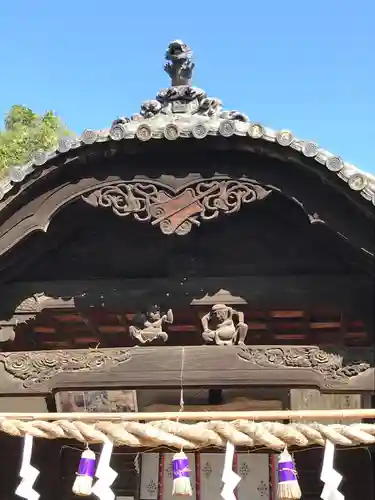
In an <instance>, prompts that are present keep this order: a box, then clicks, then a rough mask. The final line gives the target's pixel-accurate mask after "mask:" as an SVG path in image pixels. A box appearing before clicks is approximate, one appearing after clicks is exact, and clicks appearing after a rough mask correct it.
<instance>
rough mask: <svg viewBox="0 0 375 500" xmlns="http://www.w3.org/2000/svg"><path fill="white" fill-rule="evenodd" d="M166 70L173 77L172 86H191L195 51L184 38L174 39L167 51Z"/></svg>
mask: <svg viewBox="0 0 375 500" xmlns="http://www.w3.org/2000/svg"><path fill="white" fill-rule="evenodd" d="M165 59H166V61H167V62H166V63H165V65H164V71H165V72H166V73H168V75H169V76H170V78H171V86H172V87H177V86H179V85H187V86H189V87H190V86H191V81H192V77H193V70H194V67H195V64H194V62H193V51H192V50H191V49H190V48H189V47H188V46H187V45H186V43H184V42H183V41H182V40H174V41H173V42H171V43H170V44H169V45H168V48H167V50H166V52H165Z"/></svg>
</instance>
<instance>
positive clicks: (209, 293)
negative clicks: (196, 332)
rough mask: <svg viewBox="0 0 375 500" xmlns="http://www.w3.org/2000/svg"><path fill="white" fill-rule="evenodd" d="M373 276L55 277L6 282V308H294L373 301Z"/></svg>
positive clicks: (0, 310) (2, 290)
mask: <svg viewBox="0 0 375 500" xmlns="http://www.w3.org/2000/svg"><path fill="white" fill-rule="evenodd" d="M371 284H372V282H371V279H370V278H369V277H368V276H365V275H362V274H353V275H327V274H324V275H303V274H300V275H290V274H287V275H282V276H270V275H268V276H267V275H259V276H242V277H237V276H236V277H228V276H218V277H199V278H196V277H189V279H187V280H185V281H184V282H183V283H182V284H181V280H179V279H171V278H166V279H162V278H161V279H150V278H149V279H127V280H80V281H69V280H66V281H52V282H46V281H45V282H43V281H41V282H25V283H24V282H19V283H15V284H11V285H4V286H2V287H1V288H0V293H1V297H2V304H1V305H0V314H2V315H3V316H4V315H8V316H9V313H11V312H13V311H14V312H15V313H16V314H21V313H25V312H26V311H27V312H31V311H34V312H38V311H40V310H41V309H44V308H52V309H56V308H58V309H63V308H67V309H70V308H72V307H77V306H80V307H90V306H91V307H92V306H104V307H106V306H111V307H112V308H114V309H120V310H122V309H123V308H124V305H125V304H126V308H129V307H132V306H139V304H140V301H141V304H142V305H144V304H143V302H142V300H144V298H145V297H146V298H149V297H156V298H159V299H160V297H161V296H162V295H164V301H165V293H166V292H167V293H168V302H169V303H170V305H171V307H172V306H173V305H174V304H173V302H176V303H177V304H179V305H181V301H182V299H183V303H184V304H192V305H197V306H198V305H212V304H215V303H216V302H217V301H218V297H217V296H216V295H220V300H221V301H224V299H225V302H226V303H228V304H247V303H251V305H252V306H253V307H257V306H265V305H269V304H272V306H273V307H274V308H275V307H283V306H285V307H288V306H292V307H294V308H296V307H299V306H300V305H306V304H309V305H313V304H315V305H322V304H325V306H327V305H336V306H340V305H341V306H349V307H350V306H352V305H353V303H355V301H354V300H353V297H356V295H357V294H360V295H363V296H364V297H366V296H368V295H369V293H370V295H369V296H368V299H366V300H368V302H369V303H372V302H371V298H372V293H373V290H372V289H371V288H370V287H371ZM37 294H40V295H43V297H42V298H43V300H42V301H41V303H39V302H40V301H39V302H38V301H37V300H35V307H34V309H33V308H32V307H31V308H30V306H31V303H30V301H29V303H28V308H27V309H26V310H25V308H24V307H22V302H23V301H24V300H25V299H27V298H30V297H34V296H35V295H37Z"/></svg>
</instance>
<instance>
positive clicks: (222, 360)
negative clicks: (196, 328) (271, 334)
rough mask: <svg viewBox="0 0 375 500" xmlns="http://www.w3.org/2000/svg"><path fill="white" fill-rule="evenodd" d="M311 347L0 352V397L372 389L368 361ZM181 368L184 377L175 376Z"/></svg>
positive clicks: (214, 347) (355, 390)
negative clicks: (113, 391) (66, 393)
mask: <svg viewBox="0 0 375 500" xmlns="http://www.w3.org/2000/svg"><path fill="white" fill-rule="evenodd" d="M368 358H369V359H366V360H365V359H356V360H354V361H353V360H352V359H349V357H348V356H347V355H345V356H343V357H342V358H340V357H338V356H337V354H330V353H327V352H324V351H322V350H321V349H319V348H318V347H315V346H243V347H241V346H237V347H234V346H233V347H229V346H227V347H223V346H186V347H172V346H162V347H134V348H116V349H89V350H83V349H82V350H67V351H30V352H13V353H0V394H3V395H6V394H7V395H9V394H12V395H31V394H34V395H38V394H49V393H51V392H54V391H58V390H63V389H65V390H83V389H87V390H89V389H92V390H94V389H98V388H107V389H120V388H124V389H137V388H138V389H139V388H152V387H155V388H159V387H163V388H167V387H169V388H172V387H180V384H181V377H182V383H183V385H184V386H185V387H206V388H223V387H225V386H227V387H231V386H242V387H243V386H254V387H256V386H257V387H265V386H266V387H267V386H277V387H284V388H285V387H287V388H291V387H316V388H318V389H320V390H322V391H325V392H341V393H351V392H356V393H358V392H373V391H374V388H375V377H374V375H375V371H374V368H373V367H374V362H373V360H372V359H371V358H372V355H371V353H368ZM181 370H182V374H181Z"/></svg>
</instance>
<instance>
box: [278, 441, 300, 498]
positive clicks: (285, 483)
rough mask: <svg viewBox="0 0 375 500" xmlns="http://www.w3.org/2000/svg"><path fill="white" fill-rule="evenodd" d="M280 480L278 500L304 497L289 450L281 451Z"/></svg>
mask: <svg viewBox="0 0 375 500" xmlns="http://www.w3.org/2000/svg"><path fill="white" fill-rule="evenodd" d="M277 469H278V476H279V482H278V485H277V498H278V500H299V499H300V498H301V497H302V492H301V488H300V486H299V484H298V479H297V472H296V467H295V465H294V460H293V458H292V457H291V456H290V455H289V453H288V450H284V451H283V452H282V453H280V456H279V463H278V467H277Z"/></svg>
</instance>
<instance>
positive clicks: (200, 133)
mask: <svg viewBox="0 0 375 500" xmlns="http://www.w3.org/2000/svg"><path fill="white" fill-rule="evenodd" d="M166 60H167V63H166V65H165V71H166V72H167V73H168V74H169V76H170V77H171V86H170V87H169V88H168V89H164V90H161V91H160V92H159V93H158V94H157V96H156V99H154V100H149V101H146V102H144V103H143V104H142V106H141V110H140V113H138V114H135V115H133V116H132V117H131V118H126V117H122V118H119V119H117V120H115V121H114V122H113V124H112V127H111V128H110V129H104V130H85V131H84V132H83V134H82V135H81V137H79V138H64V139H62V140H61V141H60V142H59V144H58V147H57V149H56V150H54V151H50V152H42V151H38V152H36V153H35V154H34V156H33V157H32V159H30V161H29V162H28V163H26V164H25V165H19V166H13V167H10V168H9V169H8V170H7V174H6V176H5V177H4V178H3V179H2V180H1V181H0V200H3V201H2V202H0V209H1V208H2V207H3V206H5V205H6V203H7V193H10V192H11V191H12V190H13V189H14V188H15V187H16V186H19V185H20V184H22V183H23V181H24V180H25V179H26V178H27V177H28V176H30V175H31V174H32V173H35V172H37V171H38V170H40V169H42V168H43V167H46V166H47V164H48V165H50V164H52V163H54V162H56V161H57V160H60V159H61V158H60V157H63V158H65V159H66V162H68V161H69V160H70V158H71V155H72V154H73V155H74V157H76V156H77V155H79V153H80V150H82V149H83V148H85V147H86V146H90V145H92V144H94V143H101V142H110V141H116V142H118V141H123V140H126V141H128V140H133V141H138V142H146V141H150V140H157V139H159V140H161V139H163V140H167V141H174V140H177V139H190V140H192V139H195V140H202V139H205V138H206V137H209V136H221V137H223V138H226V139H228V140H230V139H231V138H234V137H236V136H240V137H244V138H248V143H249V149H254V150H259V149H261V150H265V152H266V154H267V155H269V156H274V157H279V158H281V159H284V160H288V161H295V162H297V163H303V162H306V161H307V160H308V159H310V160H314V161H315V162H316V163H317V164H320V165H322V166H323V167H324V168H325V169H327V170H328V171H331V172H334V173H335V174H336V175H337V177H338V178H339V179H341V180H342V181H343V182H345V183H346V184H347V185H348V186H349V188H350V189H351V190H352V191H355V192H358V193H360V194H361V196H362V197H363V198H364V199H365V200H367V201H369V202H370V203H372V204H373V205H375V177H374V176H373V175H371V174H369V173H366V172H363V171H362V170H360V169H359V168H357V167H355V166H354V165H351V164H349V163H346V162H344V161H343V160H342V159H341V158H340V157H339V156H335V155H333V154H332V153H330V152H328V151H326V150H324V149H321V148H319V146H318V145H317V144H316V143H315V142H311V141H305V140H302V139H299V138H297V137H295V136H294V134H293V133H292V132H290V131H289V130H280V131H275V130H272V129H270V128H268V127H264V126H263V125H261V124H259V123H254V122H252V121H250V120H249V119H248V117H247V116H246V115H245V114H243V113H241V112H238V111H226V110H223V108H222V103H221V101H220V100H219V99H217V98H211V97H208V96H207V94H206V93H205V92H204V91H203V90H202V89H198V88H196V87H193V86H192V85H191V79H192V72H193V68H194V63H193V62H192V52H191V50H190V49H189V48H188V47H187V46H186V44H184V43H183V42H182V41H180V40H176V41H174V42H172V43H170V44H169V46H168V50H167V52H166ZM290 150H294V151H295V152H297V155H291V154H290V152H291V151H290ZM298 153H299V155H298ZM63 163H64V161H63Z"/></svg>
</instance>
